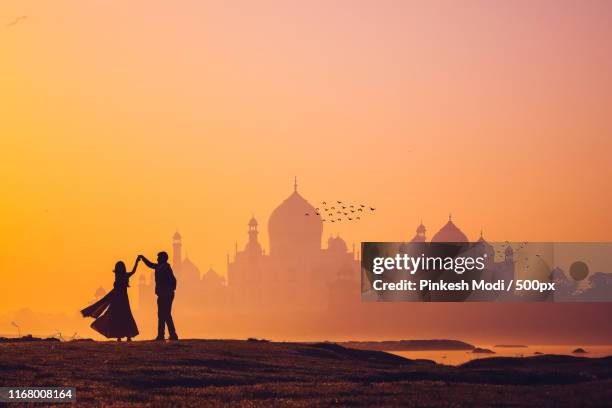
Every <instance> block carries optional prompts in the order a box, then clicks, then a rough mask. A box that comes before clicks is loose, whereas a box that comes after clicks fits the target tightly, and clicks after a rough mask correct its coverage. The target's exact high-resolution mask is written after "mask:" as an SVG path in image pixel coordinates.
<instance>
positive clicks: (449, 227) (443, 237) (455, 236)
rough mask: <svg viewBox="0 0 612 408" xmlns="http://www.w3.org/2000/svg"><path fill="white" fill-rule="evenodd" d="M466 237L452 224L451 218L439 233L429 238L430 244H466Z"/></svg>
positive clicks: (449, 217)
mask: <svg viewBox="0 0 612 408" xmlns="http://www.w3.org/2000/svg"><path fill="white" fill-rule="evenodd" d="M468 241H469V240H468V237H467V236H466V235H465V234H464V233H463V232H462V231H461V230H460V229H459V228H457V226H456V225H455V224H454V223H453V220H452V218H451V216H450V215H449V216H448V222H447V223H446V225H444V226H443V227H442V228H440V231H438V232H436V234H435V235H434V236H433V237H432V238H431V242H468Z"/></svg>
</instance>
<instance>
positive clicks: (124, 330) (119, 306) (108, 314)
mask: <svg viewBox="0 0 612 408" xmlns="http://www.w3.org/2000/svg"><path fill="white" fill-rule="evenodd" d="M81 313H82V314H83V316H86V317H95V318H96V320H95V321H94V322H93V323H92V324H91V328H92V329H94V330H95V331H97V332H98V333H100V334H101V335H103V336H104V337H107V338H121V337H135V336H137V335H138V326H136V321H134V316H133V315H132V310H131V309H130V299H129V298H128V295H127V288H115V289H113V290H112V291H110V292H109V293H108V294H107V295H106V296H104V297H103V298H102V299H100V300H99V301H98V302H96V303H95V304H93V305H91V306H89V307H87V308H85V309H83V310H82V311H81Z"/></svg>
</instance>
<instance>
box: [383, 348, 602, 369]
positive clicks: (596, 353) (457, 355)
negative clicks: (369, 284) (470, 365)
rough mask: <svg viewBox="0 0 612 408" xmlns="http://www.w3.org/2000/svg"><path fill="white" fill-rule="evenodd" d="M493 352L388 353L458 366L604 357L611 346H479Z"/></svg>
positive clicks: (426, 351)
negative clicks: (536, 358) (548, 357)
mask: <svg viewBox="0 0 612 408" xmlns="http://www.w3.org/2000/svg"><path fill="white" fill-rule="evenodd" d="M478 347H480V348H486V349H489V350H492V351H494V352H495V354H477V353H472V352H471V351H470V350H424V351H390V352H389V353H391V354H396V355H398V356H402V357H405V358H409V359H427V360H433V361H435V362H436V363H438V364H446V365H459V364H463V363H465V362H468V361H471V360H475V359H477V358H488V357H530V356H533V355H535V353H536V352H540V353H543V354H561V355H568V356H580V357H605V356H611V355H612V345H606V346H585V345H580V344H577V345H541V344H540V345H529V346H527V347H495V346H494V345H479V346H478ZM579 347H580V348H583V349H585V350H586V351H587V352H588V353H587V354H573V353H572V351H574V350H575V349H577V348H579Z"/></svg>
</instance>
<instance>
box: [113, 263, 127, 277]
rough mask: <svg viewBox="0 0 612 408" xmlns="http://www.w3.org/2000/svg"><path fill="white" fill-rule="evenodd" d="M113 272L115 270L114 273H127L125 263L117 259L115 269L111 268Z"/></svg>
mask: <svg viewBox="0 0 612 408" xmlns="http://www.w3.org/2000/svg"><path fill="white" fill-rule="evenodd" d="M113 272H115V273H116V274H118V273H127V270H126V269H125V264H124V263H123V261H119V262H117V263H116V264H115V269H114V270H113Z"/></svg>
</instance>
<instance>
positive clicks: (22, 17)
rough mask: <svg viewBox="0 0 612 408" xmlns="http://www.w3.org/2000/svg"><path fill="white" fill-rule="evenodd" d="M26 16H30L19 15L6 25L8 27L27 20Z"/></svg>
mask: <svg viewBox="0 0 612 408" xmlns="http://www.w3.org/2000/svg"><path fill="white" fill-rule="evenodd" d="M26 18H28V16H19V17H17V18H16V19H14V20H13V21H11V22H10V23H8V24H7V25H6V26H7V27H13V26H16V25H17V24H18V23H19V22H20V21H21V20H25V19H26Z"/></svg>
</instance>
